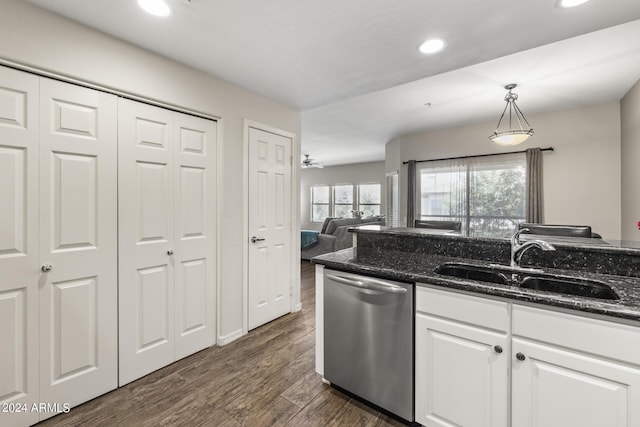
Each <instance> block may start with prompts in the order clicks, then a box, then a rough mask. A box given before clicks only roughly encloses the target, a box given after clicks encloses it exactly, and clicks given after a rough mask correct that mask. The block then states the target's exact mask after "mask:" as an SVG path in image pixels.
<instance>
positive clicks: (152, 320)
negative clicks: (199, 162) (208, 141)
mask: <svg viewBox="0 0 640 427" xmlns="http://www.w3.org/2000/svg"><path fill="white" fill-rule="evenodd" d="M118 116H119V119H118V168H119V171H118V176H119V178H118V187H119V188H118V198H119V233H118V234H119V243H118V244H119V248H120V249H119V252H120V253H119V267H118V268H119V288H120V292H119V313H120V319H119V331H120V335H119V340H120V350H119V351H120V355H119V360H120V385H121V386H122V385H124V384H127V383H129V382H131V381H133V380H135V379H136V378H140V377H142V376H144V375H146V374H148V373H150V372H153V371H155V370H156V369H158V368H160V367H162V366H165V365H168V364H169V363H172V362H173V361H174V339H173V335H174V332H173V329H174V323H173V312H174V308H173V304H174V298H173V288H174V286H173V279H174V263H173V261H172V259H173V253H174V251H175V248H174V246H173V223H174V214H173V212H174V210H173V180H174V179H173V169H172V167H173V152H172V148H173V146H172V144H171V138H172V112H170V111H167V110H163V109H161V108H157V107H152V106H149V105H146V104H142V103H138V102H134V101H129V100H126V99H120V100H119V104H118Z"/></svg>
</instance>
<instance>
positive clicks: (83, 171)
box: [39, 79, 118, 418]
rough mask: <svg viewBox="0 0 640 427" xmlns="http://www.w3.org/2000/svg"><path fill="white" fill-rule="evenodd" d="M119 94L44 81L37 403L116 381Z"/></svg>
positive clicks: (69, 398) (88, 392) (63, 399)
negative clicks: (46, 269) (44, 267)
mask: <svg viewBox="0 0 640 427" xmlns="http://www.w3.org/2000/svg"><path fill="white" fill-rule="evenodd" d="M116 99H117V98H116V97H115V96H113V95H109V94H105V93H102V92H98V91H95V90H91V89H86V88H82V87H79V86H74V85H69V84H66V83H61V82H58V81H54V80H49V79H41V80H40V262H41V263H42V264H46V265H50V266H51V270H50V271H49V272H46V273H43V274H42V278H41V281H40V300H39V304H40V401H41V402H46V403H59V404H63V403H68V404H70V405H71V406H74V405H76V404H78V403H80V402H85V401H87V400H89V399H91V398H93V397H95V396H99V395H101V394H103V393H105V392H107V391H109V390H112V389H114V388H116V387H117V369H118V366H117V354H118V348H117V319H118V317H117V316H118V313H117V290H118V288H117V264H116V263H117V252H116V251H117V242H116V237H117V236H116V230H117V217H116V215H117V209H116V206H117V196H116V191H117V188H116V187H117V165H116V153H117V139H116V138H117V133H116V129H117V124H116V120H117V101H116ZM49 415H52V414H49ZM43 417H44V418H46V415H43V414H41V418H43Z"/></svg>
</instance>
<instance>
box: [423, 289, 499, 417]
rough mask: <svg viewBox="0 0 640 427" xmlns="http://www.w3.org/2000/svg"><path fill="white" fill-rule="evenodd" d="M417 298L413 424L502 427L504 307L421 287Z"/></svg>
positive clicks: (491, 302)
mask: <svg viewBox="0 0 640 427" xmlns="http://www.w3.org/2000/svg"><path fill="white" fill-rule="evenodd" d="M416 294H417V296H416V298H417V300H416V310H417V314H416V328H415V330H416V336H415V351H416V357H415V374H416V380H415V387H416V391H415V419H416V421H417V422H419V423H421V424H423V425H426V426H437V427H448V426H465V427H476V426H477V427H506V426H507V421H508V418H507V417H508V413H507V397H508V396H507V390H508V387H507V386H508V376H507V365H508V359H509V356H508V354H509V352H508V350H509V348H508V338H507V332H506V331H507V330H508V326H509V325H508V317H507V304H505V303H501V302H496V301H490V300H482V299H480V298H475V297H468V296H464V295H455V294H451V293H449V292H443V291H438V290H432V289H425V288H417V290H416ZM452 313H457V315H456V316H455V317H456V319H455V320H453V319H451V318H450V316H451V315H452Z"/></svg>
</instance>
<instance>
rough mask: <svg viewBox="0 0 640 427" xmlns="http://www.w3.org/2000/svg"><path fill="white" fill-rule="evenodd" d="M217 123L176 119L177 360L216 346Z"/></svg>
mask: <svg viewBox="0 0 640 427" xmlns="http://www.w3.org/2000/svg"><path fill="white" fill-rule="evenodd" d="M216 138H217V123H216V122H214V121H212V120H205V119H202V118H198V117H193V116H188V115H186V114H180V113H174V155H175V158H174V159H175V161H174V164H175V166H174V177H175V178H174V183H175V185H174V190H175V192H174V194H175V245H174V246H175V254H174V263H175V264H174V266H175V269H176V271H175V273H176V274H175V293H174V295H175V337H176V344H175V358H176V360H177V359H181V358H183V357H185V356H188V355H190V354H193V353H195V352H196V351H199V350H202V349H204V348H207V347H209V346H212V345H213V344H215V336H216V327H215V307H216V292H215V290H216V287H215V284H216V235H215V231H216V230H215V224H216V200H215V194H216V149H217V147H216V146H217V139H216Z"/></svg>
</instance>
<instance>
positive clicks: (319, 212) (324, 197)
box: [311, 185, 330, 222]
mask: <svg viewBox="0 0 640 427" xmlns="http://www.w3.org/2000/svg"><path fill="white" fill-rule="evenodd" d="M328 216H330V215H329V186H328V185H322V186H317V187H311V221H313V222H322V221H324V219H325V218H326V217H328Z"/></svg>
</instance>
